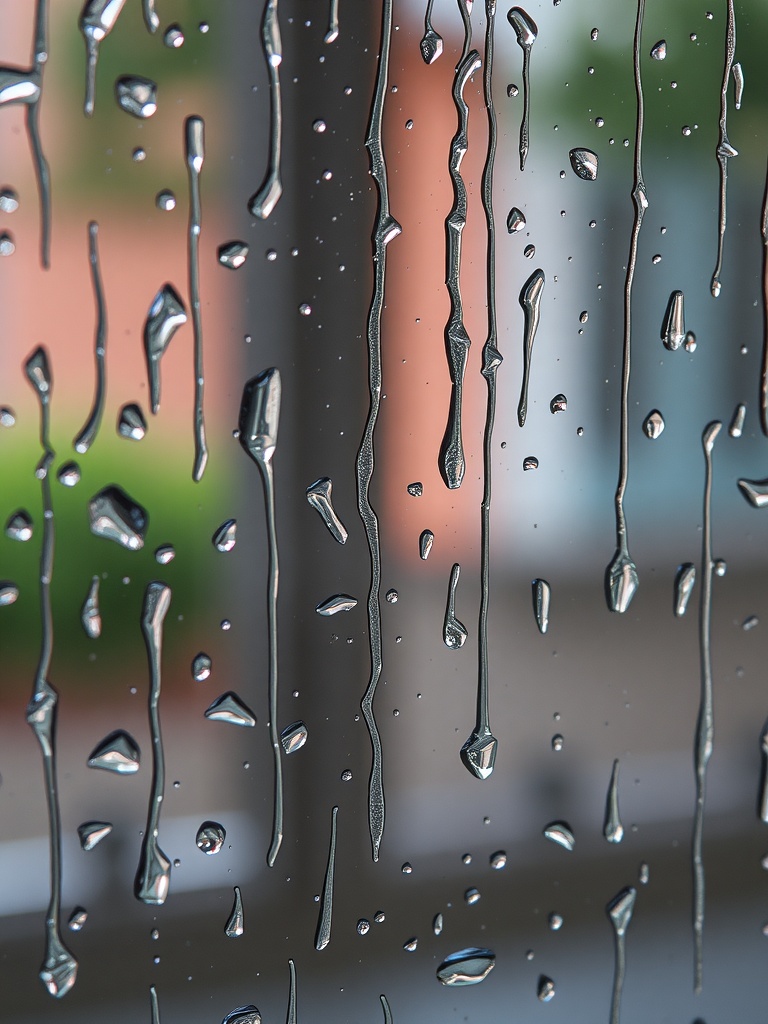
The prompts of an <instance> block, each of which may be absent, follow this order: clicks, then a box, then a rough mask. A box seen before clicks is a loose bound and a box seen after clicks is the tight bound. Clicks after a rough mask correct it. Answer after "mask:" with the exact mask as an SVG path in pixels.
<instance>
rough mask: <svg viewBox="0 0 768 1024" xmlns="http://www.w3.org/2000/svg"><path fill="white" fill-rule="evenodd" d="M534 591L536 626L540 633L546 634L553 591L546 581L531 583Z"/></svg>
mask: <svg viewBox="0 0 768 1024" xmlns="http://www.w3.org/2000/svg"><path fill="white" fill-rule="evenodd" d="M531 588H532V590H533V614H534V615H535V616H536V625H537V626H538V627H539V632H540V633H542V634H543V633H546V632H547V629H548V628H549V603H550V599H551V595H552V589H551V587H550V585H549V584H548V583H547V581H546V580H534V581H533V582H532V583H531Z"/></svg>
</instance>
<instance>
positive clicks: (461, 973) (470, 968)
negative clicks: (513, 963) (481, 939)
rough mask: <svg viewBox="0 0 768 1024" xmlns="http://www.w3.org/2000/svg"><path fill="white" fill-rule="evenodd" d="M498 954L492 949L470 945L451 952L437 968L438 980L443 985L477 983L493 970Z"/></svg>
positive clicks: (457, 985)
mask: <svg viewBox="0 0 768 1024" xmlns="http://www.w3.org/2000/svg"><path fill="white" fill-rule="evenodd" d="M495 964H496V954H495V953H494V952H493V951H492V950H490V949H481V948H478V947H477V946H470V947H468V948H467V949H459V950H457V951H456V952H455V953H451V954H450V956H447V957H446V958H445V960H443V962H442V963H441V964H440V966H439V967H438V968H437V972H436V973H437V980H438V981H439V982H440V983H441V984H442V985H449V986H456V987H459V986H463V985H477V984H479V983H480V982H481V981H484V980H485V978H487V977H488V975H489V974H490V973H491V971H492V970H493V968H494V966H495Z"/></svg>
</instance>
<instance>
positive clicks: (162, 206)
mask: <svg viewBox="0 0 768 1024" xmlns="http://www.w3.org/2000/svg"><path fill="white" fill-rule="evenodd" d="M155 206H156V207H157V208H158V210H163V211H164V212H165V213H170V212H171V210H175V209H176V196H175V195H174V194H173V192H171V190H170V189H169V188H163V189H161V190H160V191H159V192H158V193H157V195H156V196H155Z"/></svg>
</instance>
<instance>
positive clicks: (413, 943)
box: [403, 936, 419, 953]
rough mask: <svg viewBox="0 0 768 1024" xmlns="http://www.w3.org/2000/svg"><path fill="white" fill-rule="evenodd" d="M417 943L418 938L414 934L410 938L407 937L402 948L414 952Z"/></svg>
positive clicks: (407, 951)
mask: <svg viewBox="0 0 768 1024" xmlns="http://www.w3.org/2000/svg"><path fill="white" fill-rule="evenodd" d="M418 945H419V940H418V939H417V938H416V937H415V936H414V938H412V939H408V941H407V942H404V943H403V949H404V950H405V951H406V953H415V952H416V947H417V946H418Z"/></svg>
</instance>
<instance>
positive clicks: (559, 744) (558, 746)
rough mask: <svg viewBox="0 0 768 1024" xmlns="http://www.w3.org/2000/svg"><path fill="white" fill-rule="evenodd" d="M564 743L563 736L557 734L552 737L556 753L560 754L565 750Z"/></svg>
mask: <svg viewBox="0 0 768 1024" xmlns="http://www.w3.org/2000/svg"><path fill="white" fill-rule="evenodd" d="M564 743H565V740H564V739H563V737H562V735H561V734H560V733H559V732H556V733H555V735H554V736H553V737H552V749H553V750H554V751H557V752H559V751H561V750H562V749H563V744H564Z"/></svg>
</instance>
